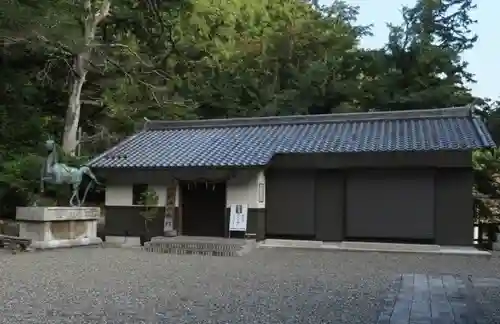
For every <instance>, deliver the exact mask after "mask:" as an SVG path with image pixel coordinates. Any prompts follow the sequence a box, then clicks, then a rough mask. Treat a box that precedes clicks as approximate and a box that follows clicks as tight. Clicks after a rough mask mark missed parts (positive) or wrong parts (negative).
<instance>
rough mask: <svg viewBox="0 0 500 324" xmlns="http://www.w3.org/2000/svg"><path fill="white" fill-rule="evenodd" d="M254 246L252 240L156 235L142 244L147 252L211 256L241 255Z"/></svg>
mask: <svg viewBox="0 0 500 324" xmlns="http://www.w3.org/2000/svg"><path fill="white" fill-rule="evenodd" d="M254 246H255V241H253V240H234V239H219V238H189V237H175V238H167V237H158V238H153V239H152V240H151V241H150V242H146V243H145V244H144V247H143V250H145V251H148V252H157V253H169V254H198V255H211V256H241V255H243V254H245V253H247V252H249V251H250V250H251V249H252V248H253V247H254Z"/></svg>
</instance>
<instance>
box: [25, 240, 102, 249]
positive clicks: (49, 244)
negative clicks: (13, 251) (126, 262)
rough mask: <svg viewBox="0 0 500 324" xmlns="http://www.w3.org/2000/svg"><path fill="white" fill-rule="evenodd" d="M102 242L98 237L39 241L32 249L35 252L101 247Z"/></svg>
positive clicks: (31, 246)
mask: <svg viewBox="0 0 500 324" xmlns="http://www.w3.org/2000/svg"><path fill="white" fill-rule="evenodd" d="M101 244H102V240H101V239H100V238H98V237H92V238H90V237H89V238H77V239H72V240H50V241H37V242H33V243H32V244H31V245H30V249H33V250H46V249H58V248H68V247H78V246H91V245H101Z"/></svg>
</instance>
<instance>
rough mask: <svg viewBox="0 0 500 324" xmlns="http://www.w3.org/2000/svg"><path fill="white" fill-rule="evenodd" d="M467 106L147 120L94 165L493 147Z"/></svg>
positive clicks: (258, 161)
mask: <svg viewBox="0 0 500 324" xmlns="http://www.w3.org/2000/svg"><path fill="white" fill-rule="evenodd" d="M494 146H495V143H494V142H493V140H492V139H491V136H490V134H489V132H488V130H487V129H486V126H485V125H484V123H483V122H482V121H481V120H479V119H477V118H476V117H473V116H472V113H471V110H470V109H469V108H447V109H435V110H419V111H404V112H383V113H354V114H335V115H311V116H285V117H267V118H239V119H225V120H199V121H173V122H172V121H168V122H161V121H153V122H148V123H147V124H146V125H145V128H144V130H143V131H141V132H139V133H137V134H135V135H133V136H131V137H130V138H128V139H126V140H124V141H123V142H121V143H119V144H118V145H117V146H115V147H113V148H111V149H110V150H108V151H106V152H104V153H103V154H101V155H100V156H98V157H96V158H95V159H94V160H92V161H91V162H90V163H89V165H90V166H91V167H97V168H117V167H118V168H121V167H125V168H127V167H140V168H154V167H167V168H168V167H196V166H212V167H224V166H235V167H236V166H261V165H266V164H268V163H269V162H270V160H271V159H272V157H273V156H274V155H276V154H287V153H355V152H405V151H406V152H408V151H436V150H472V149H477V148H485V147H494Z"/></svg>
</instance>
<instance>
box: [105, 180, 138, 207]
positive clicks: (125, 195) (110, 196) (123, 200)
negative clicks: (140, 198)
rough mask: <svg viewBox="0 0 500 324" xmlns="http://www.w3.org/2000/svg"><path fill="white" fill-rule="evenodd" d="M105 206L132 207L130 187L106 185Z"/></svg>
mask: <svg viewBox="0 0 500 324" xmlns="http://www.w3.org/2000/svg"><path fill="white" fill-rule="evenodd" d="M105 196H106V198H105V204H106V206H130V205H132V186H131V185H106V192H105Z"/></svg>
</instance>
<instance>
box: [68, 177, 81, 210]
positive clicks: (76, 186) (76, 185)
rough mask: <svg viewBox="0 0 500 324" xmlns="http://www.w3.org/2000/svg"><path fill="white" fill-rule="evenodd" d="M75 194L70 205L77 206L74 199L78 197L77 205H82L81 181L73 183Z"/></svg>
mask: <svg viewBox="0 0 500 324" xmlns="http://www.w3.org/2000/svg"><path fill="white" fill-rule="evenodd" d="M72 186H73V196H71V200H70V205H72V206H73V207H75V205H74V202H73V200H74V199H76V207H80V206H81V205H82V203H81V201H80V183H78V182H77V183H73V184H72Z"/></svg>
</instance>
